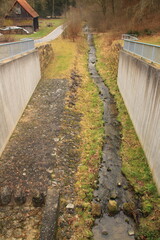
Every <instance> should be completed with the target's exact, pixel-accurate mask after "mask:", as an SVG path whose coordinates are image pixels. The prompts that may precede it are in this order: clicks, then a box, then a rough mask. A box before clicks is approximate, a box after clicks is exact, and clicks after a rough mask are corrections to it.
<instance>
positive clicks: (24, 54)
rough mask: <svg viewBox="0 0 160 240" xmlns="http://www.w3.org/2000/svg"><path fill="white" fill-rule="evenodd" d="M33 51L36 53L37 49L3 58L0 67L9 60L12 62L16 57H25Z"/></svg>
mask: <svg viewBox="0 0 160 240" xmlns="http://www.w3.org/2000/svg"><path fill="white" fill-rule="evenodd" d="M34 52H35V53H37V52H38V50H37V49H34V50H31V51H29V52H26V53H22V54H18V55H16V56H14V57H11V58H7V59H4V60H3V61H1V62H0V67H1V66H3V65H4V64H8V63H10V62H13V61H15V60H17V59H20V58H23V57H26V56H28V55H30V54H32V53H34Z"/></svg>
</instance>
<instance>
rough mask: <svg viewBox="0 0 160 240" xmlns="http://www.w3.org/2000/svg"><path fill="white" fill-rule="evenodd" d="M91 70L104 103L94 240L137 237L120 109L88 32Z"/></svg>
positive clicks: (135, 202)
mask: <svg viewBox="0 0 160 240" xmlns="http://www.w3.org/2000/svg"><path fill="white" fill-rule="evenodd" d="M88 44H89V47H90V50H89V72H90V74H91V76H92V78H93V79H94V81H95V83H96V85H97V87H98V88H99V92H100V97H101V99H102V101H103V103H104V128H105V138H104V145H103V155H102V163H101V166H100V171H99V183H98V186H97V189H96V190H95V191H94V200H93V203H92V214H93V215H94V216H95V217H97V219H96V221H95V224H94V227H93V235H94V239H99V240H101V239H110V240H111V239H112V240H113V239H114V240H116V239H117V240H119V239H125V240H130V239H135V226H136V223H137V222H138V215H139V212H138V210H137V205H138V202H137V201H135V199H134V195H133V193H132V188H131V187H130V186H129V184H128V182H127V180H126V179H125V177H124V176H123V174H122V172H121V158H120V156H119V150H120V144H121V136H120V128H121V126H120V124H119V122H118V121H117V110H116V105H115V102H114V98H113V96H112V95H111V94H110V93H109V90H108V88H107V87H106V85H105V84H104V82H103V79H102V78H101V77H100V75H99V73H98V72H97V70H96V50H95V46H94V41H93V36H92V34H88Z"/></svg>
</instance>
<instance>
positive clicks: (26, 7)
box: [14, 0, 39, 18]
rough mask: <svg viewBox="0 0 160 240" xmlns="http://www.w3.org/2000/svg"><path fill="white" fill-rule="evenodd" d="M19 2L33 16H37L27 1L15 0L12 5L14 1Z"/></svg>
mask: <svg viewBox="0 0 160 240" xmlns="http://www.w3.org/2000/svg"><path fill="white" fill-rule="evenodd" d="M17 2H18V3H19V4H20V5H21V6H22V7H23V8H24V9H25V10H26V11H27V12H28V13H29V14H30V15H31V16H32V17H33V18H35V17H38V16H39V15H38V13H37V12H36V11H35V10H34V9H33V8H32V7H31V6H30V5H29V3H27V2H26V1H25V0H16V1H15V3H14V5H15V4H16V3H17Z"/></svg>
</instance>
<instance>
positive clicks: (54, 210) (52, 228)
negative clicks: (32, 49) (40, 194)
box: [40, 186, 60, 240]
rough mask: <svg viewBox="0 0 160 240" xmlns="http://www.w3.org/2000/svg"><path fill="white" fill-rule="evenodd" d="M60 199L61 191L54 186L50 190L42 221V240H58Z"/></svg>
mask: <svg viewBox="0 0 160 240" xmlns="http://www.w3.org/2000/svg"><path fill="white" fill-rule="evenodd" d="M59 197H60V195H59V190H57V189H56V188H55V187H53V186H52V187H50V188H48V191H47V198H46V204H45V208H44V213H43V219H42V227H41V233H40V240H55V239H56V232H57V225H58V214H59Z"/></svg>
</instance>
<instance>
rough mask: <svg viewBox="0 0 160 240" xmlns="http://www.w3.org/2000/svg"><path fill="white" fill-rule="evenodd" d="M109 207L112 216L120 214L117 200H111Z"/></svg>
mask: <svg viewBox="0 0 160 240" xmlns="http://www.w3.org/2000/svg"><path fill="white" fill-rule="evenodd" d="M107 207H108V211H109V213H110V214H111V215H112V214H115V213H117V212H118V204H117V202H116V201H115V200H109V202H108V204H107Z"/></svg>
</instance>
